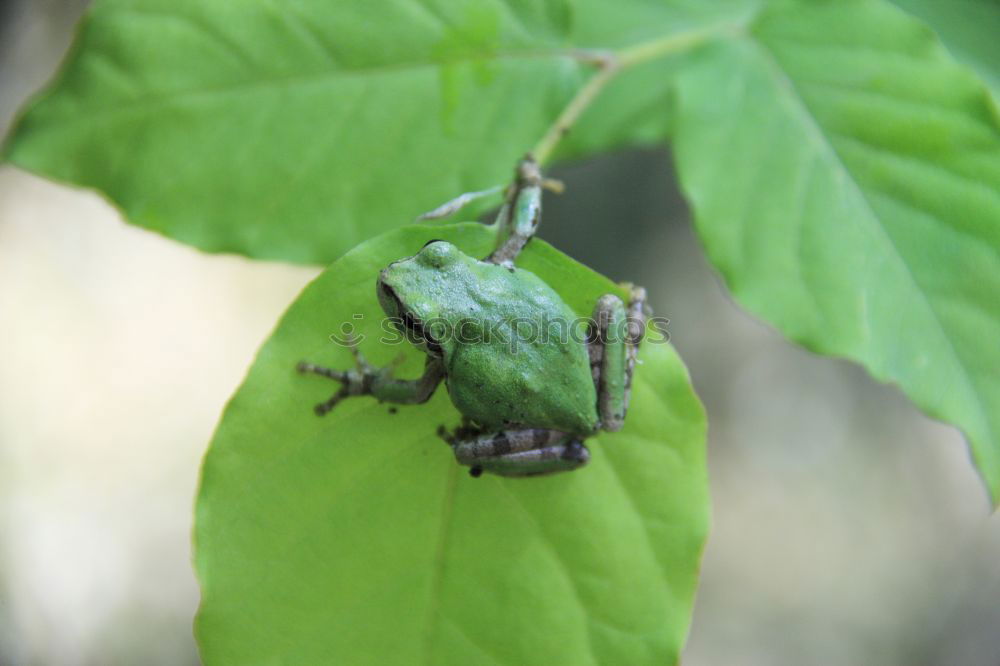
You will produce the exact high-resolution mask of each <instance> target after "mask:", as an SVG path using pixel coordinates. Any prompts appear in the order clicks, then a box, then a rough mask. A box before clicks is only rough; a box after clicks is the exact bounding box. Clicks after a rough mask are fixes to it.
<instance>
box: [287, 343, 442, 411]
mask: <svg viewBox="0 0 1000 666" xmlns="http://www.w3.org/2000/svg"><path fill="white" fill-rule="evenodd" d="M351 353H353V354H354V362H355V364H354V365H355V367H354V369H352V370H335V369H333V368H326V367H323V366H320V365H315V364H313V363H308V362H306V361H300V362H299V363H298V365H296V369H297V370H298V371H299V372H301V373H311V374H314V375H320V376H322V377H326V378H328V379H332V380H334V381H337V382H340V384H341V387H340V389H339V390H338V391H337V392H336V393H334V394H333V395H332V396H330V397H329V398H328V399H327V400H325V401H324V402H321V403H319V404H318V405H316V407H315V411H316V414H317V415H319V416H323V415H324V414H326V413H327V412H329V411H330V410H331V409H333V408H334V407H336V406H337V403H339V402H340V401H341V400H343V399H344V398H349V397H351V396H355V395H371V396H373V397H375V398H377V399H378V400H380V401H385V402H395V403H400V404H409V405H415V404H419V403H422V402H426V401H427V400H428V399H430V397H431V396H432V395H433V394H434V389H436V388H437V385H438V384H439V383H440V382H441V379H442V378H443V377H444V367H443V366H442V364H441V361H440V360H439V359H436V358H432V357H428V358H427V365H426V366H424V374H423V375H421V376H420V377H419V378H417V379H396V378H394V377H393V376H392V374H393V370H394V368H395V367H396V366H397V365H398V364H399V359H397V360H396V361H394V362H393V363H390V364H389V365H386V366H384V367H382V368H376V367H375V366H373V365H371V364H370V363H368V361H367V360H366V359H365V357H364V355H363V354H362V353H361V350H359V349H358V348H357V346H355V345H353V344H352V345H351Z"/></svg>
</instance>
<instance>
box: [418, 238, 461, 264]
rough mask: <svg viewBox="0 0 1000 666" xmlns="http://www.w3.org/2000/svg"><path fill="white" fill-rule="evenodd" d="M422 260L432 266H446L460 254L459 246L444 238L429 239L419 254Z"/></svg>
mask: <svg viewBox="0 0 1000 666" xmlns="http://www.w3.org/2000/svg"><path fill="white" fill-rule="evenodd" d="M417 256H418V257H420V262H421V263H422V264H424V265H425V266H430V267H432V268H444V267H445V266H447V265H448V264H450V263H451V262H453V261H454V260H455V257H456V256H458V248H457V247H455V246H454V245H452V244H451V243H449V242H448V241H443V240H432V241H428V242H427V244H425V245H424V247H423V248H422V249H421V250H420V252H419V254H418V255H417Z"/></svg>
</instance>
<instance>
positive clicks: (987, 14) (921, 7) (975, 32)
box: [892, 0, 1000, 100]
mask: <svg viewBox="0 0 1000 666" xmlns="http://www.w3.org/2000/svg"><path fill="white" fill-rule="evenodd" d="M892 1H893V2H894V3H895V4H897V5H899V6H900V7H902V8H903V9H905V10H906V11H908V12H910V13H911V14H913V15H914V16H918V17H920V18H921V19H923V20H924V21H926V22H927V23H928V24H929V25H930V26H931V27H932V28H933V29H934V31H935V32H937V34H938V36H939V37H940V38H941V41H943V42H944V44H945V46H947V47H948V50H949V51H951V52H952V53H953V54H954V55H955V57H956V58H957V59H958V60H959V61H961V62H964V63H966V64H967V65H969V66H970V67H972V68H973V69H974V70H976V73H977V74H979V76H980V77H982V79H983V80H984V81H985V82H986V83H987V84H988V85H989V86H990V89H991V90H992V91H993V96H994V98H995V99H997V100H1000V2H997V0H948V2H941V0H892Z"/></svg>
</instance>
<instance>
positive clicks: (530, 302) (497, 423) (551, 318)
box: [445, 262, 598, 435]
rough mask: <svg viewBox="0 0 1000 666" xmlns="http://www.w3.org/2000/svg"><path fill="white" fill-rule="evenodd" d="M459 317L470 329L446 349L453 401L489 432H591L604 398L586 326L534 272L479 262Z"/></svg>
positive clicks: (460, 302)
mask: <svg viewBox="0 0 1000 666" xmlns="http://www.w3.org/2000/svg"><path fill="white" fill-rule="evenodd" d="M466 267H467V268H468V270H470V271H472V272H473V273H474V278H473V279H464V280H462V281H461V288H460V291H463V292H464V294H463V296H464V297H463V298H458V299H456V300H455V301H454V304H455V305H456V309H459V308H460V309H462V310H464V312H455V314H454V315H452V317H449V319H452V320H453V321H456V319H454V317H462V316H464V319H463V320H464V321H466V322H471V323H469V324H465V325H463V330H461V331H458V330H456V332H455V333H456V335H453V336H452V337H453V338H456V339H455V342H454V343H453V344H451V345H449V346H448V349H447V351H446V358H445V362H446V367H447V376H448V388H449V393H450V394H451V398H452V402H453V403H454V404H455V406H456V407H457V408H458V409H459V411H461V412H462V413H463V414H464V415H465V416H467V417H469V418H471V419H472V420H474V421H475V422H477V423H479V424H480V425H483V426H485V427H497V428H500V427H504V426H507V425H511V424H519V425H523V426H529V427H535V428H552V429H555V430H563V431H567V432H572V433H578V434H581V435H582V434H589V433H590V432H592V431H593V430H594V428H595V427H596V425H597V420H598V416H597V407H596V402H597V397H596V391H595V389H594V383H593V380H592V377H591V371H590V359H589V356H588V354H587V348H586V346H585V343H584V342H583V340H584V338H583V334H585V327H584V325H583V324H582V323H581V322H576V324H575V327H574V322H575V321H576V318H577V315H576V313H574V312H573V311H572V310H571V309H570V308H569V307H568V306H567V305H566V304H565V303H563V301H562V299H561V298H559V296H558V294H556V293H555V291H553V290H552V288H551V287H549V286H548V285H547V284H546V283H545V282H544V281H542V280H541V279H540V278H538V277H537V276H536V275H534V274H533V273H531V272H530V271H527V270H524V269H515V270H514V271H511V270H510V269H507V268H504V267H501V266H496V265H493V264H487V263H484V262H475V263H474V264H467V265H466Z"/></svg>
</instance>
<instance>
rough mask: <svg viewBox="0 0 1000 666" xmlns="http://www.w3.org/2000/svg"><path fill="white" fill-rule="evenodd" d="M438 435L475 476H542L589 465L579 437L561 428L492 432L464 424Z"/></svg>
mask: <svg viewBox="0 0 1000 666" xmlns="http://www.w3.org/2000/svg"><path fill="white" fill-rule="evenodd" d="M438 434H439V435H441V437H442V438H443V439H444V440H445V441H446V442H448V444H449V445H451V447H452V450H453V451H454V453H455V459H456V460H457V461H458V462H459V463H460V464H462V465H467V466H468V467H469V474H470V475H471V476H473V477H478V476H480V475H482V473H483V472H490V473H491V474H498V475H500V476H540V475H543V474H554V473H556V472H568V471H570V470H574V469H577V468H578V467H582V466H584V465H586V464H587V462H588V461H589V460H590V451H588V450H587V447H586V446H584V444H583V442H581V441H580V440H579V439H578V438H576V437H574V436H572V435H570V434H568V433H565V432H561V431H558V430H547V429H545V428H518V429H511V430H501V431H500V432H495V431H494V432H489V431H483V430H481V429H476V428H474V427H472V428H470V427H466V426H462V427H460V428H457V429H456V430H455V431H454V432H452V433H448V432H447V431H446V430H445V429H444V428H443V427H442V428H440V429H439V430H438Z"/></svg>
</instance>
